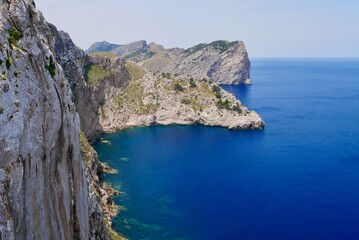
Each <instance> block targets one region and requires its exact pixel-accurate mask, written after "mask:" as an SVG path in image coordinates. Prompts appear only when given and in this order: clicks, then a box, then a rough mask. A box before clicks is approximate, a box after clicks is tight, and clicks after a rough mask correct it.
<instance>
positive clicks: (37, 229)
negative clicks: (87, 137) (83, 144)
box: [0, 0, 108, 239]
mask: <svg viewBox="0 0 359 240" xmlns="http://www.w3.org/2000/svg"><path fill="white" fill-rule="evenodd" d="M0 32H1V34H0V126H1V127H0V182H1V184H0V238H1V239H95V238H96V239H98V238H101V239H107V238H108V236H107V227H106V224H105V222H104V221H103V213H102V207H101V206H100V204H99V202H100V200H101V199H99V197H100V195H99V194H97V191H96V189H94V190H92V189H91V186H92V187H93V186H94V185H96V184H97V183H96V182H94V180H95V178H96V171H97V170H96V166H98V162H96V158H90V159H88V162H87V165H88V166H90V165H91V166H90V167H89V170H90V171H89V172H87V169H86V165H85V163H84V161H83V158H82V156H81V148H80V137H79V136H80V122H79V116H78V114H77V112H76V109H75V104H74V103H73V101H72V93H71V89H70V85H69V84H68V80H67V78H66V76H65V74H64V73H63V71H62V67H61V66H60V65H59V64H58V62H57V61H56V52H55V41H54V34H53V33H54V32H53V31H52V30H51V29H50V27H49V25H48V24H47V23H46V22H45V20H44V18H43V16H42V14H41V13H40V12H38V11H37V10H36V9H35V4H34V2H33V1H30V0H11V1H1V4H0ZM89 186H90V188H89ZM89 189H90V191H89Z"/></svg>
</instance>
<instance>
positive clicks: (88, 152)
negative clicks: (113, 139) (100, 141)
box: [80, 131, 93, 167]
mask: <svg viewBox="0 0 359 240" xmlns="http://www.w3.org/2000/svg"><path fill="white" fill-rule="evenodd" d="M80 147H81V155H82V158H83V160H84V161H85V165H86V167H87V166H88V164H89V162H90V160H91V159H92V155H93V149H92V147H91V145H90V144H89V142H88V141H87V138H86V136H85V134H84V133H83V132H82V131H80Z"/></svg>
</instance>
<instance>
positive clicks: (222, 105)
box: [217, 99, 242, 113]
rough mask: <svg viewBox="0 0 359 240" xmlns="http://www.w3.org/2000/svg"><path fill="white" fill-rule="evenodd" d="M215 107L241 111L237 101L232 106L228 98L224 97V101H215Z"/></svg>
mask: <svg viewBox="0 0 359 240" xmlns="http://www.w3.org/2000/svg"><path fill="white" fill-rule="evenodd" d="M217 107H218V108H219V109H226V110H228V111H235V112H238V113H242V109H241V106H240V105H239V104H238V103H236V104H235V105H234V106H232V104H231V103H230V102H229V101H228V99H226V100H225V101H222V99H219V100H218V102H217Z"/></svg>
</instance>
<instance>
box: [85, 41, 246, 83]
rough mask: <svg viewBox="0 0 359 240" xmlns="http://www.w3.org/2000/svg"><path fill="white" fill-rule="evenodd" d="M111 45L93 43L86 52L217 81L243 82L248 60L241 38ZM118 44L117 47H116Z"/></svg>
mask: <svg viewBox="0 0 359 240" xmlns="http://www.w3.org/2000/svg"><path fill="white" fill-rule="evenodd" d="M110 45H111V48H108V50H106V49H105V48H104V47H102V46H99V45H98V43H95V44H94V45H93V46H91V47H90V49H89V50H88V52H103V51H105V52H112V53H115V54H116V55H118V56H120V57H122V58H124V59H126V60H130V61H133V62H135V63H137V64H138V65H139V66H141V67H143V68H146V69H148V70H150V71H152V72H154V73H162V72H163V73H171V74H178V75H182V76H184V77H186V78H195V79H202V78H209V79H211V80H213V81H214V82H216V83H218V84H247V83H248V82H249V81H250V80H249V79H250V68H251V64H250V61H249V58H248V53H247V51H246V48H245V45H244V43H243V42H241V41H235V42H229V41H224V40H221V41H215V42H212V43H209V44H204V43H202V44H198V45H196V46H194V47H191V48H189V49H186V50H185V49H181V48H172V49H165V48H164V47H163V46H161V45H157V44H155V43H150V44H147V43H146V42H145V41H139V42H134V43H130V44H127V45H121V46H119V45H116V44H110ZM116 46H118V47H116Z"/></svg>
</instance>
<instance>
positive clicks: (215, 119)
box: [55, 33, 264, 140]
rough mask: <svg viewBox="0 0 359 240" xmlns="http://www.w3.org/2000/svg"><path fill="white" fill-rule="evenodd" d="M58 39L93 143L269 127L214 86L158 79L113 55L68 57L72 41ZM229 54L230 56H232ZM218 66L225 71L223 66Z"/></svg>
mask: <svg viewBox="0 0 359 240" xmlns="http://www.w3.org/2000/svg"><path fill="white" fill-rule="evenodd" d="M55 35H56V34H55ZM61 35H63V36H61ZM56 36H57V35H56ZM57 38H59V40H56V42H59V44H56V46H58V49H59V50H57V51H56V52H57V54H58V56H57V59H58V61H59V62H60V63H62V62H64V64H63V69H64V72H65V73H67V75H68V79H70V83H71V86H73V92H74V95H75V103H76V107H77V109H78V111H79V114H80V118H81V123H82V130H83V131H84V133H85V134H86V136H87V137H88V138H89V139H90V140H93V139H94V138H96V137H98V136H99V134H100V133H102V132H112V131H115V130H118V129H126V128H131V127H138V126H150V125H175V124H177V125H192V124H202V125H207V126H222V127H226V128H229V129H261V128H263V127H264V122H263V121H262V119H261V118H260V117H259V116H258V115H257V114H256V113H255V112H254V111H250V110H248V109H247V108H246V107H245V106H243V105H242V104H241V103H240V102H239V101H238V100H237V99H236V98H235V97H234V96H233V95H232V94H229V93H227V92H226V91H224V90H223V89H221V88H220V87H219V86H218V85H217V84H215V83H213V82H212V81H210V80H205V79H201V80H194V79H193V78H186V77H184V76H183V75H172V74H170V73H166V74H164V73H162V74H160V75H158V74H157V75H156V74H153V73H151V72H149V71H147V70H145V69H142V68H141V67H138V66H137V65H135V64H133V63H131V62H130V61H126V62H125V61H124V60H123V59H122V58H119V57H117V56H116V55H115V54H112V53H104V52H100V53H92V54H89V55H88V56H87V57H84V54H85V53H84V52H81V51H80V52H78V55H79V56H78V57H76V54H75V55H73V56H72V55H71V54H67V53H68V52H69V51H70V50H71V49H72V51H70V52H71V53H76V52H77V50H73V49H76V47H75V45H74V44H73V43H72V41H71V40H70V39H69V38H68V37H67V35H66V34H65V33H61V34H60V35H58V36H57V37H56V39H57ZM150 45H151V48H152V49H159V50H160V49H161V46H158V45H154V44H150ZM64 46H67V47H64ZM64 49H69V50H64ZM195 51H197V52H198V51H201V50H198V49H192V50H190V52H189V53H188V54H193V53H194V52H195ZM222 51H224V52H225V49H223V50H222ZM226 52H227V54H230V51H229V50H226ZM61 59H65V60H66V61H62V60H61ZM79 59H83V60H82V61H79ZM69 62H72V64H70V63H69ZM77 64H79V65H78V66H77V67H81V66H82V68H83V69H84V70H83V71H80V73H79V74H74V73H73V72H72V71H71V69H74V66H75V65H77ZM218 65H219V67H218V68H220V67H221V66H220V65H221V64H220V63H219V64H218ZM215 73H216V71H215V70H213V74H215ZM81 74H83V75H84V77H81ZM74 76H76V77H75V78H74ZM176 87H178V88H179V89H176Z"/></svg>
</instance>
